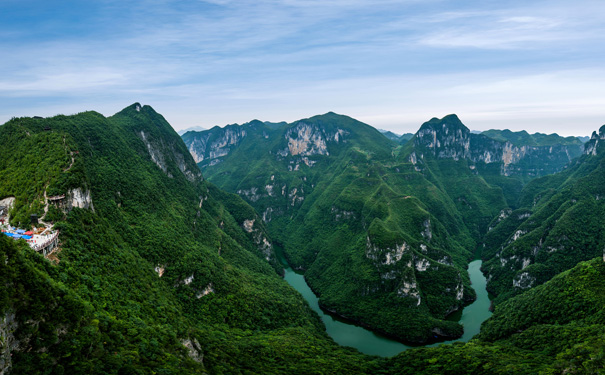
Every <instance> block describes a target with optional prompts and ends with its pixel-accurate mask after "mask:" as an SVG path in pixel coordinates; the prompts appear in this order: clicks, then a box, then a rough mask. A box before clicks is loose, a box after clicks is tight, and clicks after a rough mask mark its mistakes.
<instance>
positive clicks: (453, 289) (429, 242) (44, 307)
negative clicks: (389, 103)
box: [0, 103, 605, 374]
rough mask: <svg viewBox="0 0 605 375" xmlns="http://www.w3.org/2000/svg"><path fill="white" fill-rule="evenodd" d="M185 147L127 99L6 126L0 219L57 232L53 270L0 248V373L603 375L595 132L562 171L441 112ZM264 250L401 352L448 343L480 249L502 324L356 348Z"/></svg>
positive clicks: (5, 242)
mask: <svg viewBox="0 0 605 375" xmlns="http://www.w3.org/2000/svg"><path fill="white" fill-rule="evenodd" d="M183 139H184V140H185V142H183V140H182V139H181V138H180V137H179V136H178V135H177V134H176V132H174V130H173V129H172V128H171V127H170V125H169V124H168V123H167V122H166V121H165V119H164V118H163V117H162V116H161V115H159V114H158V113H156V112H155V111H154V110H153V109H152V108H151V107H149V106H141V105H140V104H138V103H135V104H133V105H131V106H129V107H127V108H125V109H124V110H122V111H120V112H119V113H117V114H115V115H114V116H111V117H107V118H106V117H104V116H102V115H100V114H98V113H96V112H84V113H80V114H77V115H74V116H55V117H51V118H45V119H40V118H26V117H24V118H15V119H12V120H11V121H9V122H7V123H6V124H4V125H3V126H1V127H0V200H5V199H6V198H11V199H10V201H11V202H13V203H12V207H11V208H10V211H9V213H10V223H11V224H12V225H17V226H21V227H27V226H28V225H29V222H30V215H31V214H37V215H38V217H40V218H42V220H43V221H44V222H45V223H46V224H48V225H54V228H55V229H57V230H59V232H60V234H59V239H60V246H59V248H58V249H57V250H55V252H54V253H52V254H51V255H53V256H52V257H49V258H45V257H44V256H43V255H42V254H40V253H38V252H36V251H34V250H33V249H32V248H31V247H30V246H28V244H26V243H25V242H24V241H23V240H18V241H14V240H12V239H10V238H8V237H6V236H4V235H0V259H2V260H3V261H0V280H1V282H2V283H3V285H4V287H3V288H0V372H3V373H7V374H37V373H44V374H182V373H185V374H189V373H191V374H193V373H208V374H226V373H230V374H231V373H234V374H247V373H258V374H271V373H276V374H292V373H300V374H342V373H347V374H348V373H352V374H355V373H360V374H361V373H364V374H407V373H410V374H412V373H414V374H416V373H433V374H463V373H468V374H477V373H486V374H492V373H527V374H535V373H545V374H546V373H547V374H558V373H560V374H563V373H567V374H569V373H597V371H599V369H602V368H603V365H604V363H603V358H605V352H604V350H605V348H604V345H603V343H604V342H605V340H603V335H605V328H604V326H603V322H604V321H605V319H604V318H605V315H604V312H605V300H604V299H603V296H605V293H604V291H603V290H602V289H603V283H602V280H603V277H604V276H605V268H604V267H605V266H604V263H603V258H602V255H603V250H602V249H603V247H604V246H605V243H604V241H605V239H604V238H603V231H602V228H603V219H602V217H604V216H603V215H602V213H601V210H602V207H601V201H602V197H603V196H605V193H603V192H601V191H600V186H603V181H601V180H602V178H601V177H600V176H601V174H602V167H601V164H602V155H603V152H602V148H603V147H604V146H603V145H604V144H605V143H604V142H603V141H604V140H605V127H603V128H601V130H600V132H599V134H597V133H595V134H593V137H592V139H591V140H590V141H589V142H588V143H587V145H586V148H585V155H583V156H581V157H580V158H578V159H575V160H574V161H573V162H572V163H571V164H570V165H568V166H566V165H565V163H563V160H564V157H562V151H561V153H559V151H556V150H557V147H558V146H553V148H552V150H553V151H550V150H548V151H547V149H546V148H541V147H545V146H531V147H534V148H531V147H530V146H527V148H525V149H523V147H524V146H520V147H518V146H516V145H514V144H513V143H512V142H509V141H504V142H502V141H498V140H494V139H490V138H488V137H485V136H483V135H473V134H470V132H469V131H468V129H467V128H466V127H465V126H464V125H463V124H462V123H461V122H460V120H459V119H458V118H457V117H456V116H447V117H445V118H443V119H433V120H430V121H428V122H427V123H425V124H423V125H422V127H421V128H420V130H419V131H418V132H417V133H416V134H415V135H414V137H413V138H412V140H411V141H409V142H406V143H404V144H403V145H402V144H399V143H398V142H395V141H391V140H389V139H387V138H386V137H384V136H383V135H381V134H380V133H379V132H378V131H376V130H375V129H374V128H372V127H370V126H368V125H366V124H363V123H360V122H358V121H355V120H354V119H351V118H348V117H346V116H341V115H337V114H334V113H328V114H326V115H322V116H316V117H313V118H310V119H305V120H300V121H297V122H294V123H292V124H285V123H265V122H261V121H252V122H250V123H248V124H245V125H242V126H237V125H235V126H230V127H227V128H213V129H210V130H208V131H205V132H202V133H195V132H188V133H186V134H184V135H183ZM192 145H197V146H196V147H199V148H197V149H192V147H193V146H192ZM201 145H204V146H203V147H202V146H201ZM560 146H561V147H563V145H560ZM515 147H516V148H515ZM548 147H550V146H548ZM189 151H191V155H193V156H191V155H190V152H189ZM539 157H543V167H541V168H537V167H536V166H537V165H538V164H536V163H534V161H533V160H534V159H537V158H539ZM196 162H197V166H196ZM198 166H200V167H201V169H202V173H203V175H204V176H202V173H200V170H199V169H198V168H197V167H198ZM555 169H556V170H562V171H561V172H559V173H556V174H552V175H548V176H544V177H540V178H535V179H533V178H532V177H533V176H534V175H541V174H544V173H547V170H555ZM204 178H207V179H208V180H205V179H204ZM209 181H210V182H209ZM528 181H529V182H528ZM213 183H216V184H218V185H219V186H221V187H224V188H225V189H226V190H227V191H230V192H232V193H228V192H225V191H223V190H221V189H219V188H218V187H216V186H215V185H214V184H213ZM233 193H236V194H233ZM238 195H239V196H238ZM51 197H53V199H49V198H51ZM13 198H14V199H13ZM242 198H243V199H242ZM246 201H247V202H248V203H246ZM515 237H516V238H515ZM513 238H514V240H512V239H513ZM511 240H512V242H511ZM276 244H277V245H281V246H283V247H284V251H285V253H286V255H287V257H288V259H289V261H290V262H291V263H292V265H293V266H295V267H299V268H300V269H302V270H305V275H306V278H307V281H308V283H309V284H310V286H311V287H312V288H313V289H314V290H315V291H316V292H317V293H318V294H319V296H320V301H321V303H322V304H323V305H324V306H326V307H327V308H329V309H331V310H335V311H336V312H337V313H338V314H341V315H344V316H346V317H347V318H349V319H353V320H357V321H362V322H364V324H366V325H368V326H371V327H373V328H374V329H375V330H380V331H384V332H387V333H389V334H391V335H392V336H397V337H399V338H402V339H405V340H406V341H416V342H422V341H426V340H428V339H432V338H433V337H434V336H435V335H437V336H441V337H456V336H458V335H459V334H460V332H461V330H462V327H461V326H460V325H459V324H457V323H456V322H453V321H449V320H446V319H445V316H446V315H447V314H448V313H449V312H451V311H452V310H454V309H459V308H461V307H462V306H463V305H464V304H465V303H467V302H469V301H470V300H472V299H473V298H474V291H473V289H472V286H471V285H470V284H469V279H468V275H467V273H466V266H467V264H468V261H469V260H471V259H473V258H474V257H475V256H481V257H483V258H484V261H485V262H484V270H485V272H486V273H487V274H488V276H489V278H490V281H489V284H488V285H489V288H490V290H492V291H493V292H495V293H496V295H497V299H496V301H495V302H496V303H495V312H494V315H493V317H492V318H491V319H489V320H487V321H486V322H485V323H484V326H483V329H482V331H481V334H480V335H479V336H478V337H477V338H476V339H474V340H472V341H470V342H468V343H456V344H451V345H442V346H439V347H435V348H420V349H409V350H407V351H405V352H403V353H401V354H399V355H397V356H395V357H393V358H390V359H389V358H378V357H372V356H366V355H363V354H360V353H359V352H357V351H356V350H354V349H352V348H346V347H341V346H338V345H336V344H335V343H334V341H332V339H331V338H330V337H328V336H327V335H326V333H325V331H324V327H323V325H322V323H321V321H320V320H319V318H318V316H317V315H316V314H315V313H314V312H313V311H312V310H311V309H310V308H309V306H308V304H307V303H306V301H305V300H304V299H303V298H302V297H301V296H300V295H299V294H298V293H297V292H296V291H295V290H294V289H292V288H291V287H290V286H289V285H288V284H287V283H286V282H285V281H284V280H282V279H281V277H280V275H281V274H282V273H283V269H282V266H281V265H280V264H279V263H278V262H277V260H276V255H275V251H274V247H275V245H276ZM538 245H540V246H541V247H539V248H538V250H537V251H536V255H533V253H532V251H534V248H535V247H536V246H538ZM553 248H554V250H553ZM515 256H516V258H514V257H515ZM525 257H529V259H530V260H529V265H527V266H526V267H525V268H523V265H524V264H525V263H526V260H525ZM502 259H506V262H505V264H503V262H502ZM518 259H521V260H518ZM583 260H588V261H586V262H581V261H583ZM505 266H506V267H505ZM524 273H527V274H528V276H520V275H522V274H524ZM526 279H527V280H530V281H531V280H533V281H531V282H529V283H528V284H523V282H525V281H524V280H526ZM515 284H519V286H515Z"/></svg>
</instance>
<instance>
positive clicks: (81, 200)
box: [65, 188, 94, 211]
mask: <svg viewBox="0 0 605 375" xmlns="http://www.w3.org/2000/svg"><path fill="white" fill-rule="evenodd" d="M65 199H66V208H67V210H71V209H72V208H74V207H78V208H85V209H91V210H93V211H94V206H93V204H92V197H91V195H90V190H89V189H86V190H84V189H82V188H77V189H71V190H70V191H69V192H67V195H66V197H65Z"/></svg>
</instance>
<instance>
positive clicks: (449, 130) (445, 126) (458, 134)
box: [410, 115, 588, 176]
mask: <svg viewBox="0 0 605 375" xmlns="http://www.w3.org/2000/svg"><path fill="white" fill-rule="evenodd" d="M414 144H415V146H416V149H417V151H418V150H420V152H422V153H423V154H426V153H428V154H431V155H433V156H435V157H437V158H440V159H454V160H461V159H466V160H469V161H471V162H474V163H484V164H492V163H499V164H500V173H501V174H502V175H504V176H512V175H527V176H542V175H545V174H550V173H554V172H557V171H560V170H561V169H563V167H564V166H565V165H566V164H567V163H568V162H569V161H571V159H572V158H573V157H574V156H575V155H577V148H578V146H566V145H555V146H515V145H513V144H512V143H510V142H508V141H506V142H502V141H498V140H495V139H492V138H489V137H487V136H485V135H482V134H473V133H471V132H470V130H469V129H468V128H467V127H466V126H464V124H462V122H461V121H460V120H459V119H458V117H457V116H456V115H448V116H446V117H444V118H443V119H441V120H439V119H437V118H433V119H431V120H430V121H428V122H426V123H424V124H423V125H422V127H421V128H420V130H418V132H417V133H416V138H415V141H414ZM587 147H588V146H587ZM572 148H573V150H572ZM417 159H418V156H417V155H416V154H414V156H413V157H412V156H411V157H410V161H411V162H412V163H414V164H415V163H416V162H417ZM474 168H475V166H472V165H471V169H474Z"/></svg>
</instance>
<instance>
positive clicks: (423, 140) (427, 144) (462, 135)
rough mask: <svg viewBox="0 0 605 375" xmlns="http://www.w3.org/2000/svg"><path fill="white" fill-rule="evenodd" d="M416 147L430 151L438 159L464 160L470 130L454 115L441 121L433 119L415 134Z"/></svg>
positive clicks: (468, 143) (467, 148) (468, 144)
mask: <svg viewBox="0 0 605 375" xmlns="http://www.w3.org/2000/svg"><path fill="white" fill-rule="evenodd" d="M414 144H415V146H416V147H418V148H421V149H428V150H431V153H432V154H433V155H435V156H439V157H453V158H454V159H456V160H457V159H458V158H464V157H466V154H467V153H468V150H469V146H470V130H469V129H468V128H467V127H466V126H464V124H463V123H462V121H460V119H459V118H458V116H456V115H455V114H451V115H447V116H445V117H443V118H442V119H438V118H436V117H433V118H432V119H431V120H429V121H427V122H425V123H424V124H422V126H421V127H420V129H419V130H418V132H417V133H416V139H415V141H414Z"/></svg>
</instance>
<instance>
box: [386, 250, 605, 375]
mask: <svg viewBox="0 0 605 375" xmlns="http://www.w3.org/2000/svg"><path fill="white" fill-rule="evenodd" d="M603 277H605V262H604V261H603V259H602V258H601V257H599V258H595V259H592V260H590V261H587V262H582V263H579V264H577V265H576V266H575V267H573V268H572V269H570V270H568V271H565V272H563V273H561V274H559V275H557V276H556V277H554V278H553V279H552V280H550V281H548V282H546V283H545V284H543V285H540V286H538V287H536V288H534V289H531V290H529V291H527V292H525V293H524V294H521V295H519V296H516V297H514V298H511V299H509V300H508V301H506V302H505V303H502V304H501V305H498V306H497V307H496V310H495V311H494V315H493V316H492V317H491V318H490V319H489V320H487V321H486V322H484V323H483V325H482V327H481V333H480V334H479V335H478V336H476V337H475V338H474V339H473V340H472V341H470V342H468V343H465V344H461V343H458V344H453V345H442V346H440V347H437V348H424V349H419V350H408V351H405V352H403V353H401V354H399V355H398V356H396V357H394V358H393V359H392V360H391V361H389V362H388V363H387V364H386V366H385V368H386V369H387V371H388V372H390V373H398V374H414V373H423V374H510V373H515V374H570V373H573V374H598V373H600V372H601V371H602V370H603V368H604V367H605V341H603V335H604V334H605V325H604V324H603V322H604V321H605V320H604V318H605V316H604V315H603V312H604V311H605V299H604V296H605V290H603V282H602V280H603Z"/></svg>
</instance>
